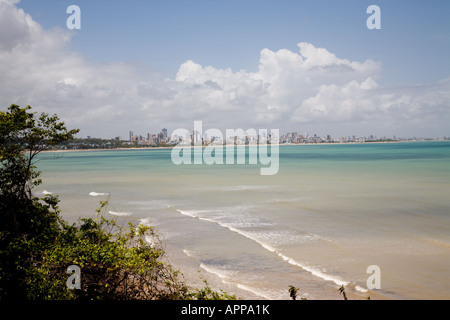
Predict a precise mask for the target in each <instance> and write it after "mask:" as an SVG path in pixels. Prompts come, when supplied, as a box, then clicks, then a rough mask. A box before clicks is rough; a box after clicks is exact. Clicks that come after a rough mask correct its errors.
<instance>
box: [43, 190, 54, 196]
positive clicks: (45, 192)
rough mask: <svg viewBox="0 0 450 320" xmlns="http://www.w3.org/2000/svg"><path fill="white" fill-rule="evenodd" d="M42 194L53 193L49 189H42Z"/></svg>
mask: <svg viewBox="0 0 450 320" xmlns="http://www.w3.org/2000/svg"><path fill="white" fill-rule="evenodd" d="M42 194H45V195H48V194H53V192H50V191H47V190H44V191H42Z"/></svg>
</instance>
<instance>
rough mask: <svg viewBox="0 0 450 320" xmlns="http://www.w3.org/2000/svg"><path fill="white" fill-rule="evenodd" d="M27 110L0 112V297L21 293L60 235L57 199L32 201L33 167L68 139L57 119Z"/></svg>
mask: <svg viewBox="0 0 450 320" xmlns="http://www.w3.org/2000/svg"><path fill="white" fill-rule="evenodd" d="M30 109H31V107H30V106H27V107H25V108H21V107H19V106H18V105H14V104H13V105H11V106H10V107H9V108H8V110H7V111H6V112H5V111H0V297H4V298H5V297H6V295H7V296H8V297H22V298H24V296H25V293H26V270H27V269H28V266H29V263H30V262H31V261H32V260H33V259H37V258H38V252H39V249H41V248H39V246H41V245H43V244H44V243H49V241H50V240H51V239H52V238H53V237H54V236H55V235H56V234H57V233H58V231H59V222H60V221H59V216H58V214H57V211H56V205H57V199H56V198H55V197H46V198H44V199H39V198H36V197H34V196H33V194H32V189H33V187H34V186H37V185H39V184H40V183H41V180H40V179H39V175H40V172H39V171H36V168H35V166H34V163H35V158H36V156H37V155H38V154H39V153H40V152H41V151H42V150H44V149H45V146H44V144H47V145H54V144H58V143H61V142H62V141H65V140H69V139H73V136H74V135H75V134H76V133H78V130H68V129H67V128H66V127H65V125H64V122H60V121H59V118H58V117H57V116H56V115H53V116H49V115H48V114H46V113H42V114H41V115H40V116H37V115H36V113H32V112H29V110H30Z"/></svg>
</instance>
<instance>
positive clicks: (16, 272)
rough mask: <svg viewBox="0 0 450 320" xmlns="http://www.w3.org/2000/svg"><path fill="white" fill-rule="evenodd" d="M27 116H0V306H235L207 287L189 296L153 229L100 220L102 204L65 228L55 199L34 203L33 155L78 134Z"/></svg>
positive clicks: (14, 109) (14, 111)
mask: <svg viewBox="0 0 450 320" xmlns="http://www.w3.org/2000/svg"><path fill="white" fill-rule="evenodd" d="M30 109H31V107H29V106H28V107H26V108H20V107H19V106H17V105H11V106H10V107H9V108H8V111H6V112H4V111H0V162H1V164H0V300H3V301H5V300H12V299H15V300H17V299H20V300H59V299H64V300H71V299H77V300H111V299H133V300H135V299H147V300H148V299H235V297H234V296H229V295H227V294H226V293H224V292H221V293H218V292H215V291H213V290H211V288H209V286H208V285H207V283H206V282H205V283H206V287H205V288H202V289H195V290H193V291H190V290H189V288H188V287H187V285H186V284H185V283H184V282H183V280H182V275H181V274H180V272H179V271H177V270H173V269H172V267H171V266H170V265H169V264H168V263H167V262H166V261H165V260H164V259H165V258H164V250H163V246H162V243H161V241H159V239H158V236H157V234H156V233H155V231H154V229H153V228H152V227H149V226H143V225H138V226H134V225H133V224H131V223H130V224H128V226H127V227H123V226H119V225H118V224H117V223H116V221H115V220H108V219H106V218H105V217H104V216H103V211H104V209H105V208H106V206H107V203H106V202H102V203H101V205H100V208H98V209H97V213H96V215H95V217H93V218H88V219H80V221H79V223H78V224H72V225H69V224H68V223H67V222H66V221H64V220H63V219H62V217H61V212H60V210H59V208H58V202H59V200H58V198H57V197H55V196H52V195H46V196H45V197H44V198H38V197H35V196H34V195H33V193H32V190H33V187H35V186H37V185H39V184H40V183H41V182H42V181H41V180H40V179H39V172H38V171H36V168H35V166H34V162H35V161H34V160H35V157H36V155H37V154H39V152H41V151H42V150H44V149H45V148H46V147H47V146H48V145H57V144H61V143H63V142H65V141H69V140H71V139H73V136H74V135H75V134H76V133H77V132H78V130H68V129H67V128H66V127H65V125H64V123H63V122H60V121H59V118H58V117H57V116H56V115H53V116H49V115H48V114H45V113H42V114H41V115H40V116H39V117H37V116H36V114H35V113H31V112H29V110H30ZM148 239H151V241H147V240H148ZM71 266H78V267H79V268H80V270H81V281H80V287H79V288H72V287H69V286H68V278H69V277H70V274H68V273H67V271H68V268H69V267H71Z"/></svg>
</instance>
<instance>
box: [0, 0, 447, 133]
mask: <svg viewBox="0 0 450 320" xmlns="http://www.w3.org/2000/svg"><path fill="white" fill-rule="evenodd" d="M72 4H76V5H78V6H79V7H80V9H81V29H80V30H69V29H68V28H67V23H66V22H67V19H68V18H69V17H70V14H68V13H67V8H68V7H69V6H70V5H72ZM371 4H376V5H378V6H379V7H380V9H381V29H379V30H376V29H375V30H370V29H368V28H367V25H366V21H367V19H368V18H369V17H370V14H368V13H367V12H366V10H367V7H368V6H369V5H371ZM449 57H450V2H449V1H444V0H431V1H415V0H409V1H402V0H396V1H385V0H375V1H373V0H371V1H364V0H360V1H356V0H352V1H350V0H348V1H321V0H319V1H312V0H311V1H310V0H308V1H306V0H305V1H300V0H295V1H287V0H277V1H268V0H245V1H242V0H239V1H238V0H208V1H207V0H178V1H175V0H169V1H156V0H155V1H144V0H127V1H103V0H96V1H88V0H70V1H66V0H57V1H56V0H51V1H50V0H22V1H18V0H0V108H1V110H5V109H6V108H7V107H8V106H9V105H10V104H11V103H15V104H19V105H21V106H25V105H31V106H32V107H33V109H34V110H35V111H38V112H41V111H44V112H48V113H57V114H58V115H59V116H60V118H62V119H63V120H64V121H65V122H66V124H68V126H69V127H70V128H79V129H81V132H80V134H79V137H86V136H88V135H89V136H95V137H102V138H110V137H114V136H121V137H122V138H127V137H128V132H129V131H130V130H132V131H134V133H135V134H141V135H143V136H146V134H147V133H148V132H150V133H157V132H159V131H160V130H161V129H162V128H163V127H165V128H167V129H168V130H169V133H170V132H171V131H173V130H175V129H177V128H186V129H192V128H193V123H194V120H202V121H203V128H204V130H206V129H208V128H218V129H219V130H222V131H223V132H225V129H227V128H229V129H232V128H242V129H244V130H245V129H249V128H254V129H280V132H281V133H286V132H292V131H297V132H300V133H303V132H305V131H306V132H308V133H310V134H318V135H321V136H323V135H326V134H331V135H332V136H333V137H340V136H348V135H357V136H368V135H371V134H373V135H377V136H393V135H396V136H402V137H407V136H408V137H411V136H424V137H442V136H450V126H449V123H450V58H449Z"/></svg>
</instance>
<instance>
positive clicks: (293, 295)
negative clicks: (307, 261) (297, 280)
mask: <svg viewBox="0 0 450 320" xmlns="http://www.w3.org/2000/svg"><path fill="white" fill-rule="evenodd" d="M297 292H298V288H296V287H294V286H293V285H290V286H289V296H290V297H291V298H292V300H295V299H297Z"/></svg>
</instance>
